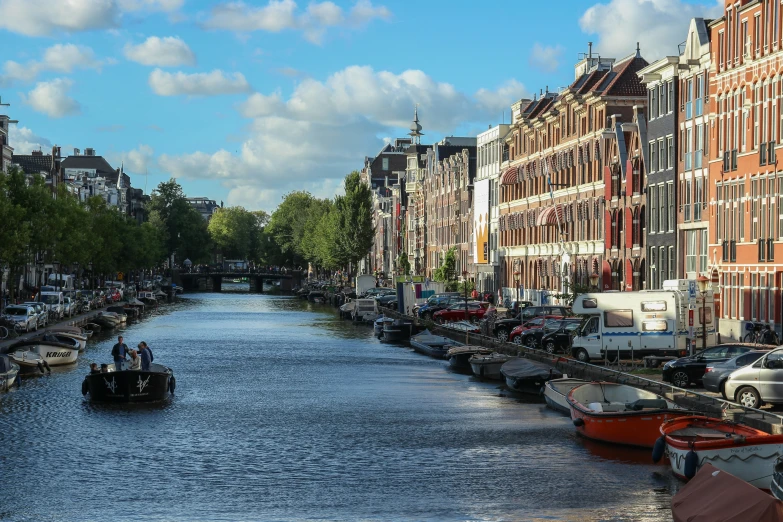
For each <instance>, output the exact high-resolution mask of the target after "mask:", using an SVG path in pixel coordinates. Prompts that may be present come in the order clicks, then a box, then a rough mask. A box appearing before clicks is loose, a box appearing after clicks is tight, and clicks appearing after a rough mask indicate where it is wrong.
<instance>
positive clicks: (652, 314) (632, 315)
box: [571, 279, 716, 362]
mask: <svg viewBox="0 0 783 522" xmlns="http://www.w3.org/2000/svg"><path fill="white" fill-rule="evenodd" d="M691 283H694V284H695V281H688V280H679V279H678V280H671V281H665V282H664V289H663V290H643V291H641V292H605V293H595V294H593V293H590V294H583V295H580V296H579V297H577V298H576V300H575V301H574V304H573V308H572V309H573V312H574V313H575V314H582V315H584V317H585V319H584V321H583V322H582V325H581V326H580V328H579V331H578V332H577V337H575V338H574V341H573V344H572V350H571V353H572V354H573V356H574V357H575V358H577V359H579V360H580V361H583V362H589V361H590V360H591V359H603V358H604V357H608V358H609V359H615V358H616V357H617V356H618V354H619V356H620V357H621V358H625V357H628V356H630V355H631V353H632V352H633V356H634V357H637V356H638V357H643V356H646V355H674V356H683V355H686V354H687V353H688V349H689V345H688V341H689V340H690V339H697V340H698V342H697V346H701V342H702V341H701V339H702V327H701V324H702V316H703V317H704V322H705V327H706V330H707V346H715V344H716V335H715V319H714V317H715V314H714V310H715V303H714V302H713V297H712V292H708V293H707V296H706V299H705V298H703V297H702V296H701V295H700V294H699V293H696V294H695V298H693V297H692V292H693V290H692V288H693V287H691ZM691 321H692V326H693V328H692V331H693V336H692V337H691ZM618 352H619V353H618Z"/></svg>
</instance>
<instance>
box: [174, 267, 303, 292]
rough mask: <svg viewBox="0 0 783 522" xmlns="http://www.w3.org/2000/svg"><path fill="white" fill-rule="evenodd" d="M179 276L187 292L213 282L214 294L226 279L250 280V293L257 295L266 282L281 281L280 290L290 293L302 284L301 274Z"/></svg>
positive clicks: (238, 273) (181, 274)
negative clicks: (206, 282)
mask: <svg viewBox="0 0 783 522" xmlns="http://www.w3.org/2000/svg"><path fill="white" fill-rule="evenodd" d="M178 275H179V279H180V281H181V284H182V288H184V289H185V291H186V292H192V291H197V290H198V289H199V286H200V285H199V284H200V282H201V281H207V280H209V281H211V282H212V291H213V292H221V291H222V290H223V280H224V279H248V280H249V281H250V291H251V292H256V293H263V290H264V281H280V290H281V291H283V292H290V291H291V289H292V288H293V287H294V286H296V285H301V284H302V273H301V272H287V273H284V272H210V273H195V272H192V273H191V272H180V273H179V274H178Z"/></svg>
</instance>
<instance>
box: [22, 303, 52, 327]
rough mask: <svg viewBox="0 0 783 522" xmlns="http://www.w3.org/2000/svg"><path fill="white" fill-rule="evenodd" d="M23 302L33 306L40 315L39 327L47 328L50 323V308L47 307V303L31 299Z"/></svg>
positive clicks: (38, 315)
mask: <svg viewBox="0 0 783 522" xmlns="http://www.w3.org/2000/svg"><path fill="white" fill-rule="evenodd" d="M22 304H24V305H27V306H32V307H33V309H34V310H35V313H36V315H37V317H38V326H39V327H44V328H46V327H47V326H48V325H49V309H48V308H47V307H46V305H45V304H43V303H39V302H37V301H29V302H26V303H22Z"/></svg>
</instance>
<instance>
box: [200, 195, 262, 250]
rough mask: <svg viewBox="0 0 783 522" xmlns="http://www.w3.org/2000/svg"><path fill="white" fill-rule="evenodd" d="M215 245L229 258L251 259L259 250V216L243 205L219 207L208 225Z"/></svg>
mask: <svg viewBox="0 0 783 522" xmlns="http://www.w3.org/2000/svg"><path fill="white" fill-rule="evenodd" d="M207 230H208V231H209V235H210V237H211V238H212V241H213V242H214V243H215V246H216V247H217V248H218V249H219V250H220V251H221V252H222V254H223V256H224V257H226V258H229V259H250V258H251V257H255V256H254V255H253V254H254V252H255V251H256V250H257V245H258V237H259V233H260V230H259V218H258V216H257V215H256V214H254V213H253V212H249V211H247V210H245V209H244V208H243V207H226V208H219V209H217V211H216V212H215V213H214V214H213V215H212V218H211V219H210V221H209V225H208V226H207Z"/></svg>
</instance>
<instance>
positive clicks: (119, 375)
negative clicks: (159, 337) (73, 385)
mask: <svg viewBox="0 0 783 522" xmlns="http://www.w3.org/2000/svg"><path fill="white" fill-rule="evenodd" d="M102 368H103V369H105V370H106V371H105V372H104V371H103V370H102V371H101V372H98V373H90V374H88V375H87V376H86V377H85V378H84V381H83V382H82V395H87V394H89V395H90V399H91V400H94V401H101V402H126V403H127V402H154V401H160V400H163V399H165V398H166V397H167V396H168V395H169V394H173V393H174V388H175V387H176V380H175V379H174V372H173V371H172V369H171V368H168V367H166V366H163V365H162V364H155V363H152V364H150V369H149V371H142V370H122V371H115V370H114V365H113V364H108V365H103V366H102Z"/></svg>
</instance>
